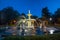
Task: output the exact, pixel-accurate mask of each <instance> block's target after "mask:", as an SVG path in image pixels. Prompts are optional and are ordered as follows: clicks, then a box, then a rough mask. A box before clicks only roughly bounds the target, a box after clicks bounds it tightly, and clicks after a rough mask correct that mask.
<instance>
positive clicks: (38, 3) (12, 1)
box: [0, 0, 60, 17]
mask: <svg viewBox="0 0 60 40" xmlns="http://www.w3.org/2000/svg"><path fill="white" fill-rule="evenodd" d="M8 6H10V7H13V8H14V9H15V10H17V11H18V12H19V13H23V12H24V13H25V14H28V10H31V14H32V15H36V16H39V17H41V10H42V8H44V7H46V6H47V7H48V9H49V10H50V12H51V13H54V11H56V10H57V8H60V0H0V10H2V9H3V8H6V7H8Z"/></svg>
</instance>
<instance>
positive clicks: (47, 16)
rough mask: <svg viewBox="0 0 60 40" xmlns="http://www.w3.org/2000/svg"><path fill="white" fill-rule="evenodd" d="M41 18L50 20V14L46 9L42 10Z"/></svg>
mask: <svg viewBox="0 0 60 40" xmlns="http://www.w3.org/2000/svg"><path fill="white" fill-rule="evenodd" d="M42 17H46V18H50V17H51V14H50V12H49V10H48V8H47V7H45V8H43V9H42Z"/></svg>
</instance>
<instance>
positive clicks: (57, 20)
mask: <svg viewBox="0 0 60 40" xmlns="http://www.w3.org/2000/svg"><path fill="white" fill-rule="evenodd" d="M54 21H55V23H60V8H58V9H57V11H55V14H54Z"/></svg>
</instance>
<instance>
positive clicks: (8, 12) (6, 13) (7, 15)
mask: <svg viewBox="0 0 60 40" xmlns="http://www.w3.org/2000/svg"><path fill="white" fill-rule="evenodd" d="M19 16H20V13H19V12H18V11H16V10H14V9H13V8H12V7H7V8H4V9H3V10H1V21H2V22H3V23H4V24H6V23H9V22H10V21H11V20H18V18H19ZM3 23H2V24H3Z"/></svg>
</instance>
